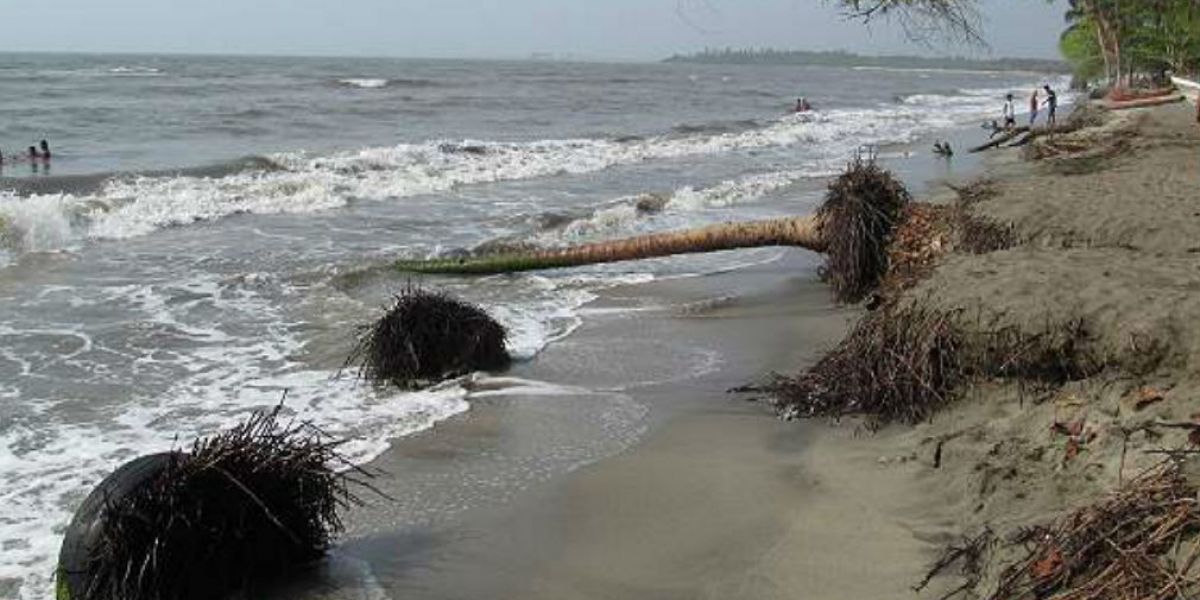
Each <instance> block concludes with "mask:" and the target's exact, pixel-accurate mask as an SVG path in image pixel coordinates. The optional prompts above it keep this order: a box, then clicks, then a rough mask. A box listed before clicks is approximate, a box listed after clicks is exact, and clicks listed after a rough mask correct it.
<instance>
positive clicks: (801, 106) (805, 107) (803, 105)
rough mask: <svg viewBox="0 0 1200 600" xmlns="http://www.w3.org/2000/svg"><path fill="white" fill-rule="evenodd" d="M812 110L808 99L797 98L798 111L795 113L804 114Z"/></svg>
mask: <svg viewBox="0 0 1200 600" xmlns="http://www.w3.org/2000/svg"><path fill="white" fill-rule="evenodd" d="M810 110H812V105H811V104H809V103H808V98H805V97H803V96H801V97H799V98H796V110H795V111H794V112H798V113H803V112H808V111H810Z"/></svg>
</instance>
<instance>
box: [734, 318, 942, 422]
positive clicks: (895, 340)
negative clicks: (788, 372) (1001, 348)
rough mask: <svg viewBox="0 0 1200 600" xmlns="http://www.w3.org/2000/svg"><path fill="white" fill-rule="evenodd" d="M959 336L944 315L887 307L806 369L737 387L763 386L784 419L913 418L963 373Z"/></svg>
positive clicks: (937, 403)
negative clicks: (764, 382)
mask: <svg viewBox="0 0 1200 600" xmlns="http://www.w3.org/2000/svg"><path fill="white" fill-rule="evenodd" d="M962 343H963V336H962V332H961V331H960V329H959V327H958V326H957V324H956V323H955V322H954V321H953V320H952V319H951V318H950V315H947V314H944V313H941V312H938V311H936V310H933V309H930V308H928V307H926V306H923V305H920V304H908V305H905V306H903V307H889V308H887V309H885V310H879V311H875V312H872V313H869V314H868V315H867V316H866V317H864V318H863V319H862V320H861V321H859V323H858V324H857V325H856V326H855V327H854V330H853V331H851V332H850V335H848V336H847V337H846V339H845V340H843V341H842V343H841V344H840V345H839V346H838V347H837V348H836V349H834V350H833V351H832V352H830V353H828V354H826V355H825V357H824V358H822V359H821V360H820V361H819V362H818V363H817V364H816V365H814V366H813V367H812V368H810V369H809V370H808V371H806V372H805V373H803V374H801V375H799V376H797V377H785V376H781V375H776V376H775V378H774V380H773V381H771V382H769V383H768V384H766V385H765V386H758V387H756V386H751V387H746V388H741V389H740V390H738V391H747V392H765V393H766V394H767V395H769V396H770V397H771V398H772V401H773V402H774V403H775V405H776V407H777V408H778V409H779V411H780V414H781V415H782V416H783V417H784V418H788V419H791V418H814V417H832V418H841V417H843V416H847V415H854V414H858V415H866V416H867V417H868V426H869V427H872V428H876V427H879V426H881V425H883V424H886V423H889V422H892V421H901V422H906V423H917V422H920V421H924V420H925V419H928V418H929V417H930V416H931V415H932V414H933V413H935V412H936V411H937V410H939V409H940V408H941V407H942V406H944V405H946V404H947V403H948V402H949V401H950V399H951V393H952V391H953V390H954V389H955V388H957V386H958V384H959V380H960V379H961V378H962V376H963V367H962V364H961V363H960V360H961V359H960V356H961V355H960V350H961V348H960V347H961V345H962Z"/></svg>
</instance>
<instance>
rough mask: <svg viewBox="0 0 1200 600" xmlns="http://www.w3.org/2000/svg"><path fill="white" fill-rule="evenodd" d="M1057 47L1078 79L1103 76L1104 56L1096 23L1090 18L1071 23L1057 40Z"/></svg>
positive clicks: (1085, 79)
mask: <svg viewBox="0 0 1200 600" xmlns="http://www.w3.org/2000/svg"><path fill="white" fill-rule="evenodd" d="M1058 49H1059V52H1061V53H1062V55H1063V58H1066V59H1067V62H1068V63H1070V65H1071V72H1072V73H1073V74H1074V75H1075V78H1076V79H1077V80H1080V81H1092V80H1094V79H1097V78H1100V77H1103V76H1104V56H1103V55H1102V54H1101V49H1100V43H1099V42H1098V41H1097V38H1096V25H1095V24H1094V23H1092V22H1091V21H1090V20H1086V19H1085V20H1081V21H1079V22H1076V23H1073V24H1072V25H1071V26H1070V27H1068V28H1067V30H1066V31H1064V32H1063V34H1062V37H1061V38H1060V39H1059V40H1058Z"/></svg>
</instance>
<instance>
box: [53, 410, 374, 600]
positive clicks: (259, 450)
mask: <svg viewBox="0 0 1200 600" xmlns="http://www.w3.org/2000/svg"><path fill="white" fill-rule="evenodd" d="M279 410H280V409H279V408H276V409H275V410H273V411H267V412H260V413H257V414H255V415H254V416H253V417H251V418H250V419H249V420H248V421H247V422H246V423H244V424H242V425H240V426H238V427H236V428H234V429H232V430H230V431H228V432H226V433H222V434H219V435H217V436H214V437H211V438H207V439H201V440H199V441H197V442H196V443H195V444H194V445H193V446H192V448H191V450H190V451H189V452H168V453H161V454H153V455H149V456H143V457H141V458H138V459H135V460H133V461H130V462H129V463H126V464H125V465H124V466H122V467H121V468H119V469H117V470H116V471H115V472H114V473H113V474H111V475H109V476H108V477H107V478H106V479H105V480H104V481H102V482H101V483H100V484H99V485H98V486H97V487H96V488H95V489H94V490H93V491H92V493H91V494H89V495H88V497H87V499H85V500H84V502H83V504H82V506H81V507H80V508H79V510H78V511H77V512H76V513H75V517H74V519H73V520H72V521H71V524H70V526H69V527H68V528H67V531H66V534H65V536H64V539H63V545H62V550H61V553H60V555H59V568H58V573H57V585H56V588H57V591H56V598H57V600H112V599H116V598H120V599H121V600H177V599H180V600H190V599H196V600H200V599H208V598H221V597H225V596H226V595H227V594H229V593H230V592H233V591H236V590H241V589H245V588H246V587H247V585H249V584H251V583H253V582H258V581H262V580H263V579H264V578H270V577H275V576H278V575H280V574H282V573H285V572H287V571H289V570H292V569H295V568H297V567H298V566H299V565H302V564H303V563H306V562H308V561H311V560H313V559H316V558H319V557H320V556H322V555H323V554H324V553H325V551H326V550H327V549H328V548H329V547H330V546H331V544H332V543H333V538H334V536H335V535H336V534H337V533H338V532H339V531H341V528H342V523H341V520H340V519H339V517H338V510H339V509H341V508H344V507H346V506H348V505H350V504H354V503H356V502H357V501H358V500H357V499H356V497H355V496H354V495H353V494H352V493H351V491H350V490H349V485H350V484H352V483H354V482H355V481H356V480H355V479H353V478H352V476H353V474H354V473H361V472H358V471H354V470H350V471H343V470H341V468H342V467H345V466H346V465H345V463H344V462H343V461H342V459H341V458H340V457H339V456H338V454H337V452H336V448H337V446H338V442H334V441H331V440H329V439H327V438H326V437H325V436H324V435H322V434H321V433H320V432H319V431H317V430H316V429H315V428H313V427H311V426H309V425H307V424H287V425H281V424H280V423H279V421H278V417H279ZM348 473H349V474H348Z"/></svg>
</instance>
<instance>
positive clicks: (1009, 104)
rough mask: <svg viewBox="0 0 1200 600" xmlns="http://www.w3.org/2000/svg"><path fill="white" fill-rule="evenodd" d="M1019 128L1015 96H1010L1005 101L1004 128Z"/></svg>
mask: <svg viewBox="0 0 1200 600" xmlns="http://www.w3.org/2000/svg"><path fill="white" fill-rule="evenodd" d="M1016 126H1017V111H1016V108H1014V107H1013V95H1012V94H1009V95H1008V96H1006V97H1005V99H1004V128H1005V129H1012V128H1013V127H1016Z"/></svg>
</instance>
